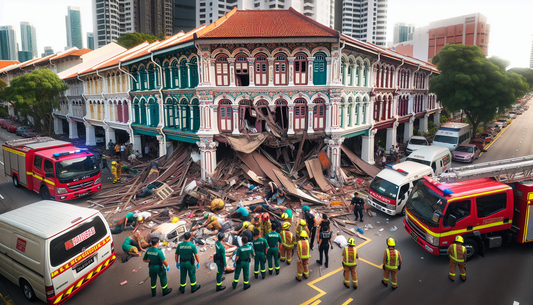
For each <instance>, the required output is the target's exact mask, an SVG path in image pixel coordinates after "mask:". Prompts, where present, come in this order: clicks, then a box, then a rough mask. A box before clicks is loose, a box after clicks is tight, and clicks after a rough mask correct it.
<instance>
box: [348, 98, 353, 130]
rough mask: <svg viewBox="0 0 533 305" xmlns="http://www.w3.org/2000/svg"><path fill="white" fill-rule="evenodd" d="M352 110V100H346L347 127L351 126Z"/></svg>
mask: <svg viewBox="0 0 533 305" xmlns="http://www.w3.org/2000/svg"><path fill="white" fill-rule="evenodd" d="M352 109H353V100H352V98H351V97H350V98H348V126H353V125H352V124H353V118H352V115H353V114H352Z"/></svg>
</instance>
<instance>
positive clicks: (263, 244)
mask: <svg viewBox="0 0 533 305" xmlns="http://www.w3.org/2000/svg"><path fill="white" fill-rule="evenodd" d="M253 247H254V253H255V257H254V276H255V278H256V279H257V278H259V265H261V276H262V277H263V278H265V274H266V267H265V263H266V252H267V248H268V244H267V241H266V240H265V239H264V238H262V237H261V234H260V233H259V230H258V229H255V230H254V242H253Z"/></svg>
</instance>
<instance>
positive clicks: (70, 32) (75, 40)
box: [65, 6, 83, 49]
mask: <svg viewBox="0 0 533 305" xmlns="http://www.w3.org/2000/svg"><path fill="white" fill-rule="evenodd" d="M65 23H66V26H67V47H68V48H72V47H77V48H78V49H83V38H82V37H83V36H82V34H81V14H80V8H79V7H76V6H69V7H68V14H67V16H65Z"/></svg>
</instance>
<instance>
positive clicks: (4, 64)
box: [0, 60, 20, 69]
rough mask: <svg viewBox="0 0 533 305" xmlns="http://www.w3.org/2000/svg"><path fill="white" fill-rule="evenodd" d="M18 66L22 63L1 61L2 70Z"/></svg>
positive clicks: (0, 67)
mask: <svg viewBox="0 0 533 305" xmlns="http://www.w3.org/2000/svg"><path fill="white" fill-rule="evenodd" d="M16 64H20V62H18V61H16V60H0V69H3V68H5V67H9V66H11V65H16Z"/></svg>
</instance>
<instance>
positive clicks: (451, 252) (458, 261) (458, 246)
mask: <svg viewBox="0 0 533 305" xmlns="http://www.w3.org/2000/svg"><path fill="white" fill-rule="evenodd" d="M464 242H465V241H464V240H463V237H462V236H459V235H457V236H456V237H455V241H454V242H453V243H452V244H451V245H450V246H449V247H448V252H447V253H448V257H449V258H450V273H449V274H448V278H449V279H450V280H451V281H452V282H454V281H455V270H456V269H457V268H456V266H457V265H459V272H461V280H462V281H463V282H464V281H466V268H465V266H466V248H465V246H463V243H464Z"/></svg>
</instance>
